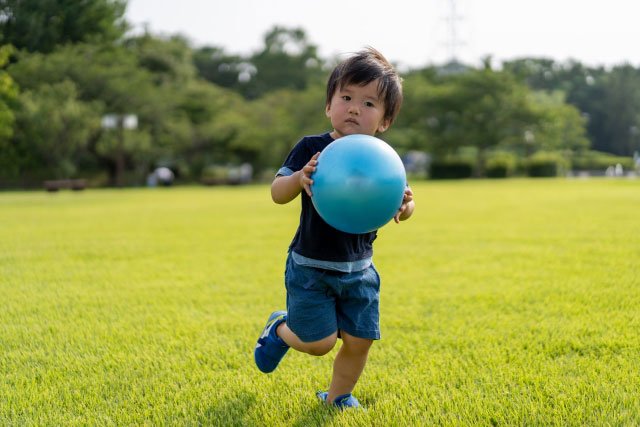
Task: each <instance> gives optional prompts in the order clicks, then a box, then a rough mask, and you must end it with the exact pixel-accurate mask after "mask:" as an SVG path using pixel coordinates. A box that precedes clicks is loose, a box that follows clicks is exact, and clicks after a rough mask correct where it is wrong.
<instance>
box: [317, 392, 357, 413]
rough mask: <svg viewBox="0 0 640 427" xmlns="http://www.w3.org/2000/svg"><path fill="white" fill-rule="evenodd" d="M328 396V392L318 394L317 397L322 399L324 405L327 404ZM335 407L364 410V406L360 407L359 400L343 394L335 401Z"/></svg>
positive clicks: (349, 394)
mask: <svg viewBox="0 0 640 427" xmlns="http://www.w3.org/2000/svg"><path fill="white" fill-rule="evenodd" d="M328 395H329V393H327V392H326V391H318V392H316V396H318V399H320V401H321V402H322V403H327V396H328ZM333 406H335V407H336V408H340V409H345V408H358V409H364V408H363V407H362V406H360V402H358V399H356V398H355V397H353V396H352V395H351V393H347V394H343V395H342V396H338V397H336V398H335V399H333Z"/></svg>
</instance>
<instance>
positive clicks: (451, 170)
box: [429, 160, 473, 179]
mask: <svg viewBox="0 0 640 427" xmlns="http://www.w3.org/2000/svg"><path fill="white" fill-rule="evenodd" d="M472 174H473V164H471V163H470V162H467V161H463V160H450V161H434V162H432V163H431V166H430V167H429V177H430V178H431V179H463V178H471V176H472Z"/></svg>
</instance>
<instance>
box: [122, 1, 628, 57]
mask: <svg viewBox="0 0 640 427" xmlns="http://www.w3.org/2000/svg"><path fill="white" fill-rule="evenodd" d="M638 17H640V2H637V1H635V0H607V1H601V0H581V1H579V0H536V1H532V0H527V1H520V0H482V1H480V0H422V1H407V0H387V1H382V0H368V1H350V0H322V1H318V0H316V1H305V0H226V1H224V2H221V1H218V0H180V1H176V0H128V6H127V12H126V14H125V18H126V19H127V21H128V22H129V23H130V24H132V25H133V29H132V33H139V32H142V31H143V29H144V28H147V29H148V30H149V31H150V32H151V33H153V34H159V35H172V34H182V35H184V36H186V37H187V38H188V39H189V40H191V42H192V44H193V46H195V47H200V46H204V45H213V46H218V47H223V48H224V49H225V51H227V52H228V53H231V54H241V55H249V54H251V53H253V52H256V51H259V50H260V49H261V47H262V46H263V39H264V35H265V33H266V32H268V31H269V30H270V29H272V28H273V26H275V25H280V26H284V27H287V28H296V27H300V28H302V29H304V30H305V32H306V34H307V37H308V39H309V42H310V43H312V44H315V45H316V46H318V48H319V53H320V56H321V57H322V58H329V57H332V56H344V55H348V54H349V53H351V52H355V51H357V50H360V49H361V48H363V47H364V46H373V47H375V48H376V49H378V50H379V51H381V52H382V53H383V54H384V55H385V56H386V57H387V59H389V60H391V61H392V62H394V63H395V64H396V65H397V66H398V67H399V68H401V69H402V68H405V69H408V68H418V67H422V66H425V65H430V64H442V63H444V62H446V61H447V60H449V59H451V58H452V57H456V58H457V59H458V60H460V61H462V62H464V63H467V64H470V65H478V64H480V63H481V61H482V58H485V57H486V56H488V55H491V57H492V58H493V63H494V64H495V65H499V64H500V62H502V61H504V60H511V59H516V58H522V57H525V56H529V57H545V58H550V59H554V60H556V61H560V62H564V61H567V60H569V59H574V60H578V61H580V62H582V63H584V64H586V65H589V66H598V65H603V66H606V67H611V66H614V65H619V64H623V63H630V64H632V65H634V66H640V46H638V44H639V42H640V23H639V22H638ZM451 23H453V25H452V24H451ZM453 34H455V36H454V35H453ZM452 41H453V43H452Z"/></svg>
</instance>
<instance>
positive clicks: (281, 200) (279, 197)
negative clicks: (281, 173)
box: [271, 182, 289, 205]
mask: <svg viewBox="0 0 640 427" xmlns="http://www.w3.org/2000/svg"><path fill="white" fill-rule="evenodd" d="M271 200H273V201H274V202H275V203H277V204H279V205H284V204H285V203H287V202H289V200H287V198H286V197H285V195H283V194H282V190H281V189H280V188H279V187H278V185H276V183H275V182H274V183H273V184H271Z"/></svg>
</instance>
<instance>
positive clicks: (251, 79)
mask: <svg viewBox="0 0 640 427" xmlns="http://www.w3.org/2000/svg"><path fill="white" fill-rule="evenodd" d="M194 62H195V64H196V67H197V68H198V72H199V74H200V76H202V77H203V78H205V79H207V80H209V81H210V82H212V83H215V84H217V85H220V86H223V87H228V88H232V89H234V90H235V91H237V92H239V93H241V94H242V95H243V96H244V97H245V98H247V99H256V98H259V97H261V96H262V95H264V94H266V93H268V92H271V91H275V90H279V89H292V90H304V89H306V88H307V87H308V86H309V85H311V84H314V83H316V82H317V81H318V80H322V78H324V74H325V73H324V72H323V71H322V61H321V59H320V58H319V57H318V49H317V47H316V46H315V45H314V44H312V43H310V42H309V40H308V39H307V35H306V33H305V32H304V30H302V29H301V28H283V27H278V26H276V27H273V28H272V29H271V30H270V31H269V32H267V34H265V37H264V47H263V48H262V50H260V51H259V52H256V53H254V54H253V55H251V56H249V57H242V56H237V55H229V54H227V53H225V51H224V49H222V48H218V47H212V46H208V47H204V48H201V49H199V50H198V51H197V52H196V54H195V57H194Z"/></svg>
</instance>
